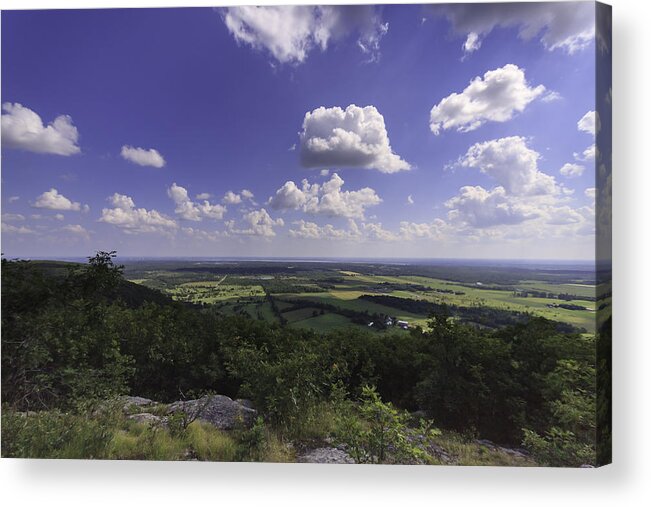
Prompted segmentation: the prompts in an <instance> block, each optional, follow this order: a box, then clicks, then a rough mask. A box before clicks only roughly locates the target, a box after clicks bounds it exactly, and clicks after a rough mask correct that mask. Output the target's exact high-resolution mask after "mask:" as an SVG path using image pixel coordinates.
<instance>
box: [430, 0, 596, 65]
mask: <svg viewBox="0 0 651 507" xmlns="http://www.w3.org/2000/svg"><path fill="white" fill-rule="evenodd" d="M430 12H432V13H433V14H434V15H437V16H445V17H447V19H448V20H449V22H450V23H451V24H452V28H453V30H454V31H455V32H456V33H457V34H459V35H461V36H464V37H466V41H465V43H464V45H463V50H464V52H465V53H466V54H469V53H472V52H474V51H477V50H478V49H479V48H480V47H481V42H482V40H483V39H484V38H485V37H486V36H487V35H488V34H489V33H490V32H492V31H493V30H494V29H496V28H516V29H517V30H518V36H519V37H520V39H522V40H525V41H528V40H531V39H534V38H536V39H539V40H540V41H541V43H542V44H543V46H544V47H545V48H546V49H548V50H549V51H553V50H556V49H560V50H563V51H566V52H567V53H570V54H572V53H574V52H576V51H579V50H582V49H584V48H586V47H587V46H588V45H589V44H590V43H591V42H592V41H593V40H594V37H595V6H594V4H591V3H590V2H512V3H497V2H496V3H482V4H472V3H471V4H462V3H459V4H442V5H435V6H431V7H430Z"/></svg>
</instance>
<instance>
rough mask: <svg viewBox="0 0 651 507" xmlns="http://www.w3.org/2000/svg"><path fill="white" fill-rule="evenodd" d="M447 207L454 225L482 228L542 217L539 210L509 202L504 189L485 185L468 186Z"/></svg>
mask: <svg viewBox="0 0 651 507" xmlns="http://www.w3.org/2000/svg"><path fill="white" fill-rule="evenodd" d="M445 206H446V207H447V208H449V209H450V211H449V212H448V219H449V220H450V221H451V222H457V223H460V224H462V225H469V226H471V227H478V228H481V227H492V226H495V225H503V224H519V223H522V222H524V221H525V220H530V219H533V218H536V217H537V216H539V214H538V212H537V211H536V210H535V208H533V207H531V206H527V205H526V204H523V203H521V202H518V201H516V200H513V199H509V197H508V196H507V193H506V190H505V189H504V187H495V188H493V189H492V190H486V189H485V188H483V187H481V186H474V187H473V186H464V187H461V189H460V191H459V195H457V196H455V197H453V198H451V199H449V200H448V201H446V203H445Z"/></svg>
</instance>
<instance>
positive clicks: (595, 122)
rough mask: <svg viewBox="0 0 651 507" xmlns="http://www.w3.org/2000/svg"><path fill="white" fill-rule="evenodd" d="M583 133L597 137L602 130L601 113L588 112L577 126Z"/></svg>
mask: <svg viewBox="0 0 651 507" xmlns="http://www.w3.org/2000/svg"><path fill="white" fill-rule="evenodd" d="M576 126H577V128H578V129H579V130H580V131H581V132H585V133H586V134H591V135H593V136H594V135H597V133H598V132H599V130H600V129H601V121H600V120H599V113H597V112H596V111H588V112H587V113H585V114H584V115H583V116H582V117H581V119H580V120H579V121H578V122H577V124H576Z"/></svg>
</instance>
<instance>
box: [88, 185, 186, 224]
mask: <svg viewBox="0 0 651 507" xmlns="http://www.w3.org/2000/svg"><path fill="white" fill-rule="evenodd" d="M108 201H109V202H110V203H111V205H112V206H113V208H104V209H102V215H101V217H100V219H99V221H100V222H104V223H107V224H111V225H114V226H116V227H119V228H121V229H123V230H124V231H125V232H127V233H140V232H157V233H170V232H172V231H174V230H175V229H177V227H178V225H177V223H176V222H175V221H174V220H172V219H171V218H169V217H167V216H165V215H163V214H162V213H159V212H158V211H156V210H147V209H145V208H136V205H135V203H134V201H133V199H132V198H131V197H129V196H128V195H123V194H118V193H115V194H113V195H112V196H111V197H109V198H108Z"/></svg>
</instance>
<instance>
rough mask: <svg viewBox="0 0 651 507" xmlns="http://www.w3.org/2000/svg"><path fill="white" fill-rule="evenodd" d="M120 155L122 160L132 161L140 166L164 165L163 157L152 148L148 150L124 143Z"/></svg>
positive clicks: (158, 166) (159, 166)
mask: <svg viewBox="0 0 651 507" xmlns="http://www.w3.org/2000/svg"><path fill="white" fill-rule="evenodd" d="M120 155H121V156H122V158H123V159H124V160H128V161H129V162H133V163H134V164H138V165H142V166H151V167H157V168H159V169H160V168H161V167H163V166H164V165H165V159H164V158H163V156H162V155H161V154H160V153H158V151H157V150H155V149H154V148H150V149H148V150H146V149H144V148H134V147H133V146H128V145H124V146H122V151H120Z"/></svg>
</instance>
